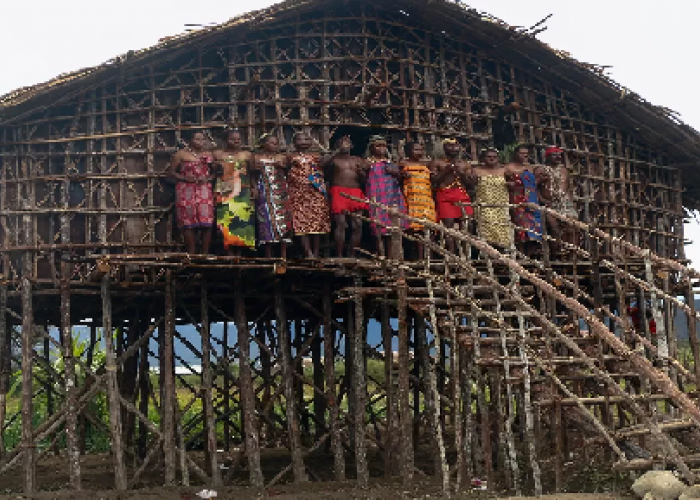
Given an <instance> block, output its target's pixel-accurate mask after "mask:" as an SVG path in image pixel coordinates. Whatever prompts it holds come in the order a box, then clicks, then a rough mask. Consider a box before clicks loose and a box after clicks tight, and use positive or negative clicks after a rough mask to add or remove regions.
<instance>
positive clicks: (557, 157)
mask: <svg viewBox="0 0 700 500" xmlns="http://www.w3.org/2000/svg"><path fill="white" fill-rule="evenodd" d="M544 161H545V163H546V164H547V165H561V164H562V163H563V161H564V152H563V151H562V150H561V149H559V148H558V147H556V146H551V147H549V148H547V149H546V150H545V152H544Z"/></svg>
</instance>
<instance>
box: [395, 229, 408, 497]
mask: <svg viewBox="0 0 700 500" xmlns="http://www.w3.org/2000/svg"><path fill="white" fill-rule="evenodd" d="M398 221H399V219H398V217H397V216H396V215H393V217H392V226H393V227H392V231H391V246H392V249H391V254H392V255H393V256H394V258H397V256H398V263H399V265H398V270H397V275H396V286H397V295H398V304H397V308H398V324H399V332H398V334H399V346H398V347H399V355H398V362H399V363H398V364H399V370H398V394H397V403H398V404H397V408H398V417H399V447H398V450H399V472H400V475H401V477H402V479H403V480H404V482H405V483H406V482H408V481H410V480H411V479H413V439H412V438H413V435H412V432H411V430H412V429H411V428H412V424H413V422H412V419H411V405H410V400H409V397H410V391H409V369H408V365H409V338H408V324H407V321H406V320H407V312H408V311H407V295H408V291H407V288H408V286H407V284H406V277H405V274H404V271H403V269H402V267H401V265H400V263H401V261H402V260H403V258H402V255H403V246H402V245H403V240H402V234H401V229H400V227H399V223H398Z"/></svg>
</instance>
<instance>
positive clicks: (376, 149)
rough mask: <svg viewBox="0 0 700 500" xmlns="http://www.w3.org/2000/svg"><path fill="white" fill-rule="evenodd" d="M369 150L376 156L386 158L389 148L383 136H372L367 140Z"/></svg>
mask: <svg viewBox="0 0 700 500" xmlns="http://www.w3.org/2000/svg"><path fill="white" fill-rule="evenodd" d="M369 152H370V154H371V155H372V156H374V157H376V158H387V157H388V154H389V148H388V147H387V144H386V139H384V138H383V137H376V136H375V137H372V138H371V139H370V141H369Z"/></svg>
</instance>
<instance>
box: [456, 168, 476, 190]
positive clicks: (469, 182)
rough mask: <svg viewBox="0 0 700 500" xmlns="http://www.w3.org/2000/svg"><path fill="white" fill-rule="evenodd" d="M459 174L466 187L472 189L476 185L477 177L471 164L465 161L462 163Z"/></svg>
mask: <svg viewBox="0 0 700 500" xmlns="http://www.w3.org/2000/svg"><path fill="white" fill-rule="evenodd" d="M458 174H459V180H460V181H461V182H462V185H463V186H464V187H465V188H470V189H471V188H472V187H474V185H475V184H476V178H475V177H474V174H473V171H472V167H471V165H469V164H467V163H466V162H464V163H463V164H462V165H460V168H459V171H458Z"/></svg>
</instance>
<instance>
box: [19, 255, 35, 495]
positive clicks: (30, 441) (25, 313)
mask: <svg viewBox="0 0 700 500" xmlns="http://www.w3.org/2000/svg"><path fill="white" fill-rule="evenodd" d="M28 257H29V256H27V255H25V257H24V258H25V260H28ZM27 267H29V268H30V269H31V267H30V266H25V269H24V271H25V272H27ZM29 276H30V274H29V273H27V274H24V275H23V276H22V449H23V452H24V453H23V457H24V460H23V465H24V494H25V495H27V496H31V495H33V494H34V492H35V491H36V487H37V484H36V442H35V441H34V431H33V428H32V417H33V413H34V405H33V401H32V399H33V394H34V381H33V378H34V377H33V364H34V363H33V353H34V312H33V304H32V302H33V301H32V282H31V280H30V279H29Z"/></svg>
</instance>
